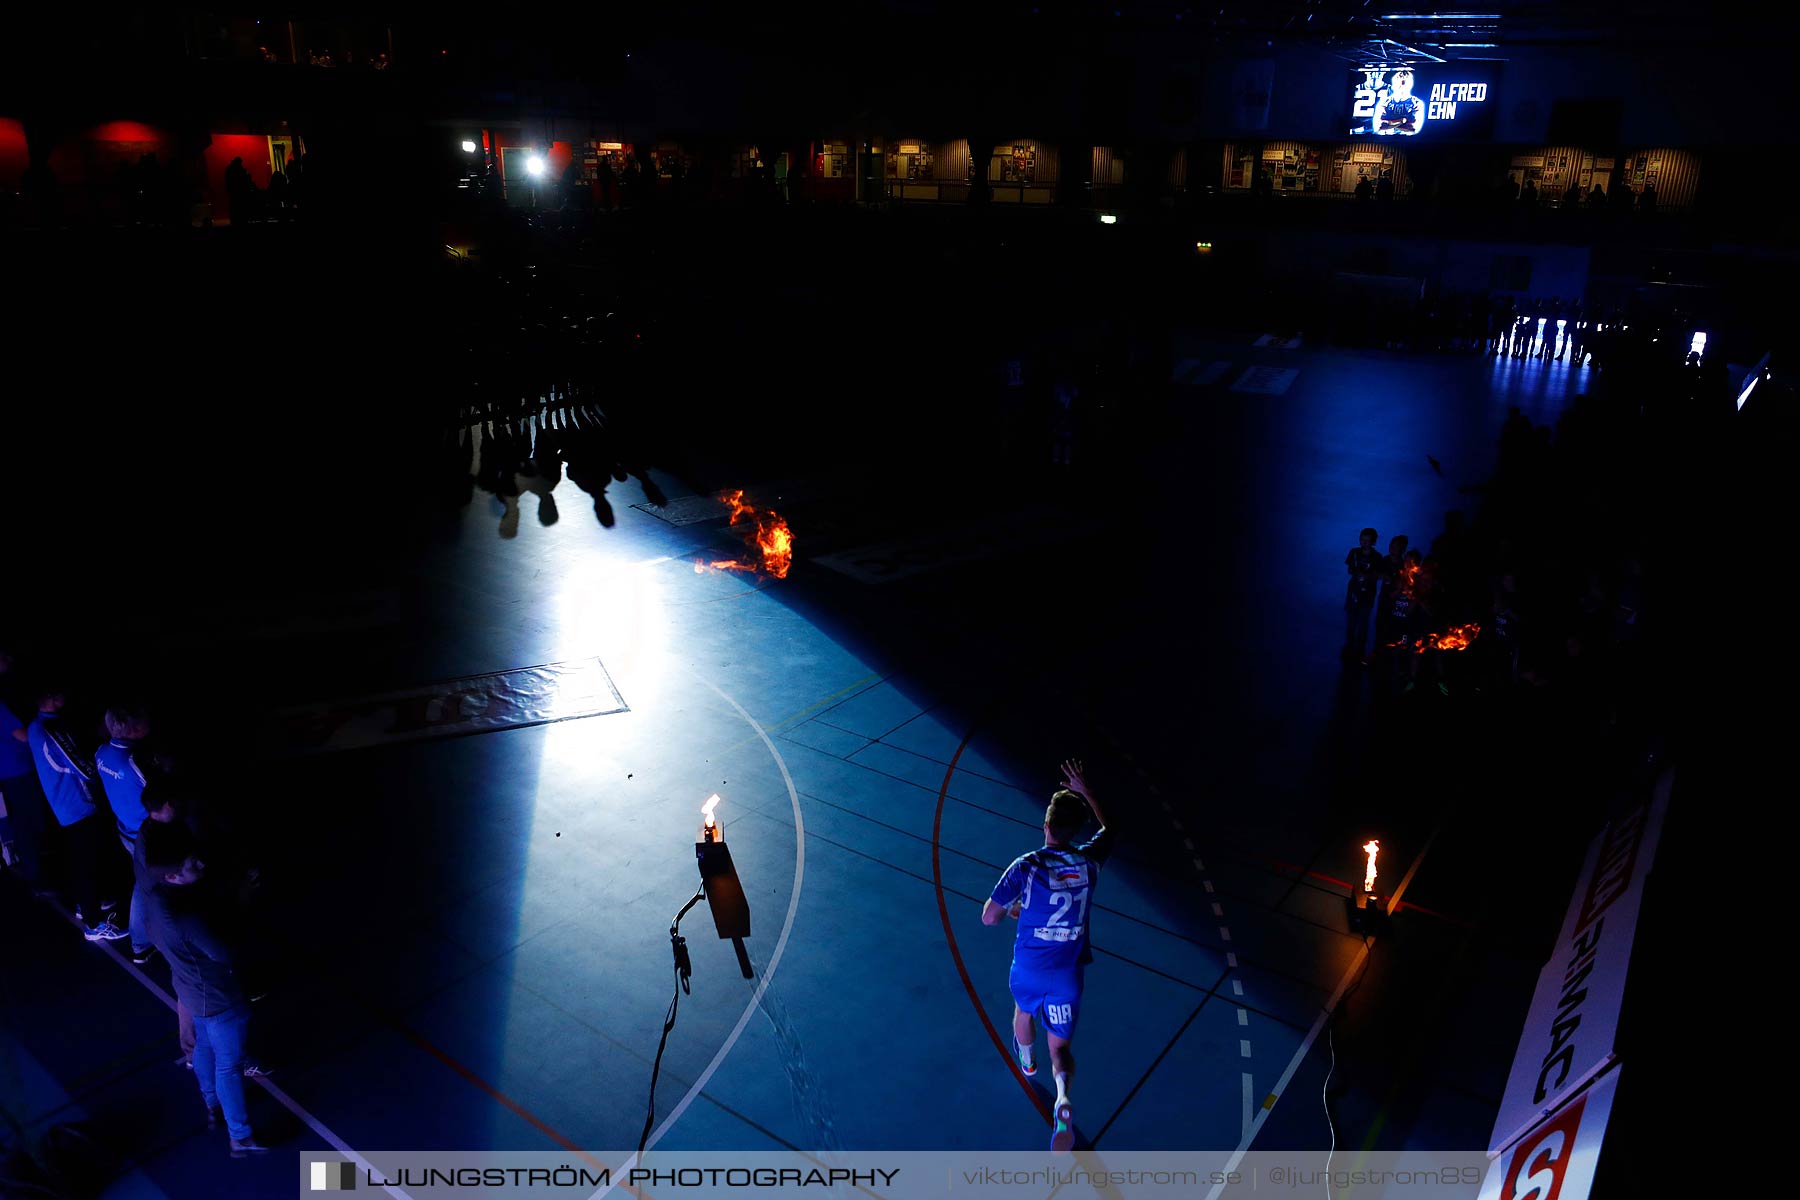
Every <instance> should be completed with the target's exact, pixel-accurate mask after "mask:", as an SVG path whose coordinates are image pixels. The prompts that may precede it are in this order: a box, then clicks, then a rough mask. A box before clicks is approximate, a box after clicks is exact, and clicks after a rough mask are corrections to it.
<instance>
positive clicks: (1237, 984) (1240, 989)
mask: <svg viewBox="0 0 1800 1200" xmlns="http://www.w3.org/2000/svg"><path fill="white" fill-rule="evenodd" d="M1231 994H1232V995H1234V996H1241V995H1243V994H1244V981H1243V980H1241V979H1234V980H1232V981H1231Z"/></svg>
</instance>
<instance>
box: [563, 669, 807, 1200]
mask: <svg viewBox="0 0 1800 1200" xmlns="http://www.w3.org/2000/svg"><path fill="white" fill-rule="evenodd" d="M688 670H689V673H690V674H692V675H693V676H694V678H696V679H698V680H700V682H701V683H703V684H705V685H706V686H707V687H708V688H709V689H711V690H712V693H713V694H714V695H716V696H717V697H718V698H719V699H721V700H723V701H724V702H725V703H727V704H729V705H731V707H732V708H733V709H735V710H736V712H737V715H738V716H740V717H742V718H744V721H745V723H746V724H748V725H749V726H750V728H751V729H754V730H755V731H756V736H757V737H759V738H761V739H762V744H763V745H764V746H766V747H768V750H769V756H770V757H771V758H773V759H774V760H775V765H776V766H777V767H779V768H781V778H782V781H783V782H785V783H786V784H787V790H788V800H789V801H790V802H791V803H792V804H793V806H794V890H793V891H792V892H790V893H789V894H788V907H787V918H786V919H785V920H784V921H782V923H781V936H780V937H779V938H776V939H775V952H774V953H773V954H771V955H769V965H768V966H766V967H764V968H763V969H762V972H761V976H760V978H758V979H757V981H756V991H755V992H753V993H752V994H751V996H750V1002H749V1003H748V1004H746V1005H744V1011H743V1013H742V1014H741V1015H740V1016H739V1017H738V1019H737V1024H736V1025H734V1026H732V1027H731V1032H730V1033H729V1034H728V1035H726V1038H725V1042H724V1044H723V1045H721V1046H720V1047H719V1052H718V1053H717V1054H715V1055H713V1057H712V1061H711V1062H709V1063H707V1064H706V1070H704V1071H702V1072H700V1077H699V1078H698V1079H696V1080H694V1083H693V1086H692V1087H690V1088H688V1090H687V1095H685V1096H683V1097H682V1098H681V1101H680V1102H679V1103H678V1104H676V1105H675V1107H674V1108H673V1109H671V1110H670V1111H669V1115H668V1116H666V1117H664V1118H663V1120H662V1124H660V1125H658V1126H657V1127H656V1129H655V1131H654V1132H653V1133H651V1135H650V1140H649V1141H647V1142H645V1143H644V1150H645V1151H646V1152H647V1151H649V1150H651V1149H654V1148H655V1146H656V1143H658V1142H660V1141H662V1139H663V1135H664V1134H666V1133H668V1132H669V1130H670V1129H672V1128H674V1125H675V1122H676V1121H679V1120H680V1119H681V1115H682V1114H683V1113H685V1112H686V1111H687V1110H688V1105H690V1104H692V1103H693V1102H694V1100H695V1098H696V1097H697V1096H699V1095H700V1091H701V1089H702V1088H704V1087H705V1086H706V1085H707V1083H708V1081H710V1080H711V1079H712V1077H713V1072H715V1071H717V1070H718V1069H719V1067H720V1066H721V1065H722V1064H723V1063H724V1061H725V1056H726V1055H727V1054H730V1053H731V1048H732V1047H733V1046H735V1045H737V1040H738V1038H740V1037H742V1036H743V1035H744V1026H746V1025H748V1024H749V1023H750V1018H751V1017H752V1016H753V1015H755V1013H756V1010H757V1008H758V1007H759V1006H761V1004H762V998H763V993H764V992H766V991H768V990H769V980H771V979H773V978H775V968H776V967H778V966H780V965H781V956H782V954H783V953H784V952H786V950H787V944H788V935H789V934H790V933H792V932H793V931H794V916H795V914H796V913H798V912H799V911H800V883H801V880H802V879H803V878H804V877H805V875H806V819H805V817H803V816H802V815H801V813H800V791H799V789H798V788H796V787H795V786H794V777H793V776H792V775H791V774H789V773H788V765H787V760H786V759H784V758H782V757H781V751H779V750H777V749H776V748H775V743H774V742H772V741H770V740H769V735H768V733H767V732H766V731H765V730H764V729H763V727H762V726H761V725H758V724H757V723H756V718H755V717H752V716H751V715H750V713H749V712H748V711H747V710H746V709H745V708H744V706H743V705H741V704H739V703H738V702H737V701H736V700H733V699H732V698H731V697H730V696H727V695H726V694H725V693H724V692H722V691H720V690H719V688H718V686H717V685H716V684H714V683H713V682H712V680H710V679H707V678H705V677H703V676H701V675H700V674H699V673H698V672H696V671H694V670H693V668H691V667H690V668H688ZM637 1164H638V1156H637V1153H636V1152H634V1153H633V1154H632V1156H631V1157H630V1158H628V1159H626V1160H625V1161H624V1163H622V1164H621V1165H620V1166H619V1167H618V1169H616V1170H615V1171H614V1172H613V1173H612V1178H613V1179H620V1178H630V1176H631V1169H632V1168H633V1167H635V1166H637ZM614 1186H615V1185H614V1184H612V1183H610V1182H609V1183H608V1184H607V1185H606V1186H605V1187H603V1188H601V1189H600V1190H599V1191H597V1192H595V1193H594V1194H593V1195H592V1196H590V1197H589V1198H588V1200H600V1197H602V1196H604V1195H606V1194H607V1193H608V1192H610V1191H612V1190H613V1187H614Z"/></svg>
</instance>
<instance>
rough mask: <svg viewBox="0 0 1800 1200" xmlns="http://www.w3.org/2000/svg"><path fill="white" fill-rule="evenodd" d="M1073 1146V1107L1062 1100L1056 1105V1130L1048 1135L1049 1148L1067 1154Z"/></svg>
mask: <svg viewBox="0 0 1800 1200" xmlns="http://www.w3.org/2000/svg"><path fill="white" fill-rule="evenodd" d="M1074 1148H1075V1109H1074V1107H1073V1106H1072V1105H1071V1104H1070V1103H1069V1102H1068V1101H1067V1100H1064V1101H1063V1102H1062V1103H1061V1104H1058V1105H1057V1106H1056V1132H1055V1133H1052V1134H1051V1135H1050V1149H1051V1150H1053V1151H1055V1152H1056V1153H1057V1154H1067V1153H1068V1152H1069V1151H1071V1150H1073V1149H1074Z"/></svg>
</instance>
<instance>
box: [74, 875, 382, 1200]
mask: <svg viewBox="0 0 1800 1200" xmlns="http://www.w3.org/2000/svg"><path fill="white" fill-rule="evenodd" d="M49 903H50V906H51V907H52V908H54V909H55V910H56V911H57V912H59V913H61V914H62V915H63V918H64V919H65V920H67V921H68V922H69V924H71V925H74V926H75V927H76V928H77V929H79V928H81V924H80V922H78V921H76V920H75V915H74V914H73V913H71V912H70V911H69V910H68V909H66V908H64V907H63V906H62V905H61V904H60V903H59V902H57V901H55V900H51V901H50V902H49ZM104 949H105V950H106V952H107V953H108V955H110V956H111V958H112V960H113V961H114V962H116V963H118V964H119V965H120V966H121V967H124V968H125V969H126V970H127V971H129V972H131V976H132V978H134V979H136V980H137V981H138V982H139V983H141V984H143V985H144V987H145V989H146V990H148V991H149V993H150V994H151V995H152V996H155V997H156V998H157V999H158V1000H161V1001H162V1002H163V1004H164V1006H165V1007H167V1008H168V1010H169V1011H170V1012H174V1011H175V997H173V996H171V995H169V993H168V992H167V991H166V990H164V988H163V986H162V985H161V984H160V983H157V982H156V980H154V979H152V978H150V976H148V975H146V974H144V970H143V968H142V967H140V966H138V965H137V964H136V963H134V962H132V961H130V960H129V959H127V958H126V957H125V956H124V955H123V954H120V953H119V952H118V951H117V950H115V949H114V948H113V947H111V946H106V947H104ZM250 1082H252V1083H254V1084H256V1085H257V1086H258V1087H260V1088H262V1090H263V1091H265V1092H267V1093H269V1095H271V1096H273V1097H274V1098H275V1102H276V1103H277V1104H279V1105H281V1107H283V1108H285V1109H287V1110H288V1111H289V1112H291V1113H293V1114H294V1115H295V1116H296V1117H299V1118H300V1120H301V1121H303V1122H305V1124H306V1127H307V1128H308V1129H310V1130H312V1131H313V1132H314V1133H316V1134H318V1135H319V1137H320V1138H321V1139H323V1141H324V1142H325V1144H326V1145H328V1146H330V1147H331V1148H332V1149H333V1150H336V1151H337V1152H338V1153H339V1154H341V1155H343V1156H344V1157H345V1158H347V1159H349V1160H350V1161H351V1162H353V1163H355V1164H356V1165H357V1166H358V1167H361V1168H362V1170H363V1173H364V1174H363V1177H364V1178H365V1179H366V1178H368V1177H369V1176H370V1175H372V1174H374V1172H375V1168H374V1167H373V1166H371V1165H370V1163H369V1160H368V1159H366V1158H364V1157H363V1156H362V1155H360V1154H358V1153H357V1152H356V1151H355V1150H352V1149H351V1148H350V1145H349V1143H347V1142H346V1141H344V1139H343V1138H341V1137H339V1136H338V1135H337V1134H335V1133H333V1132H332V1131H331V1128H330V1127H329V1126H328V1125H326V1124H325V1122H323V1121H321V1120H319V1118H317V1117H315V1116H313V1115H312V1114H311V1113H309V1112H307V1111H306V1109H304V1108H303V1107H301V1105H300V1102H299V1101H297V1100H295V1099H294V1098H293V1097H292V1096H290V1095H288V1094H287V1093H286V1092H284V1091H282V1090H281V1089H280V1088H278V1087H276V1086H275V1085H274V1084H272V1083H270V1082H269V1078H268V1076H266V1075H256V1076H252V1077H251V1079H250ZM138 1165H139V1166H142V1164H138ZM383 1178H385V1176H383ZM381 1190H382V1191H384V1192H386V1193H387V1194H388V1195H390V1196H393V1197H395V1200H412V1197H411V1196H409V1195H407V1194H406V1193H405V1192H403V1191H401V1190H400V1189H399V1188H398V1187H394V1186H392V1185H390V1184H385V1183H384V1184H382V1185H381Z"/></svg>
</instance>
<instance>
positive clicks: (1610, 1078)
mask: <svg viewBox="0 0 1800 1200" xmlns="http://www.w3.org/2000/svg"><path fill="white" fill-rule="evenodd" d="M1621 1069H1622V1068H1621ZM1618 1085H1619V1071H1618V1070H1613V1071H1609V1072H1607V1073H1606V1074H1605V1075H1602V1076H1601V1077H1600V1078H1599V1079H1598V1080H1596V1081H1595V1082H1594V1085H1593V1086H1592V1087H1590V1088H1588V1089H1587V1091H1585V1092H1583V1093H1581V1095H1579V1096H1577V1097H1575V1098H1574V1099H1573V1100H1571V1101H1569V1103H1567V1104H1565V1105H1564V1106H1563V1107H1562V1109H1561V1111H1559V1112H1558V1113H1557V1114H1556V1115H1555V1116H1553V1117H1551V1118H1550V1119H1549V1120H1548V1121H1545V1122H1544V1123H1543V1124H1542V1125H1539V1126H1538V1127H1537V1128H1536V1129H1534V1130H1532V1131H1531V1132H1530V1133H1529V1134H1527V1135H1526V1137H1525V1140H1523V1141H1521V1142H1520V1143H1519V1144H1518V1145H1516V1146H1514V1147H1513V1148H1512V1149H1511V1150H1508V1151H1507V1152H1506V1153H1505V1154H1502V1155H1501V1156H1500V1157H1499V1158H1496V1159H1495V1160H1494V1161H1493V1163H1492V1164H1491V1165H1490V1166H1489V1167H1488V1173H1487V1178H1486V1179H1484V1180H1482V1183H1481V1196H1480V1200H1587V1195H1588V1193H1589V1192H1591V1191H1592V1190H1593V1187H1594V1169H1595V1168H1596V1167H1597V1166H1598V1165H1599V1162H1600V1143H1601V1141H1602V1139H1603V1138H1604V1137H1605V1136H1606V1122H1607V1119H1608V1118H1609V1117H1611V1116H1612V1106H1613V1094H1614V1092H1615V1091H1616V1090H1617V1089H1618Z"/></svg>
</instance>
